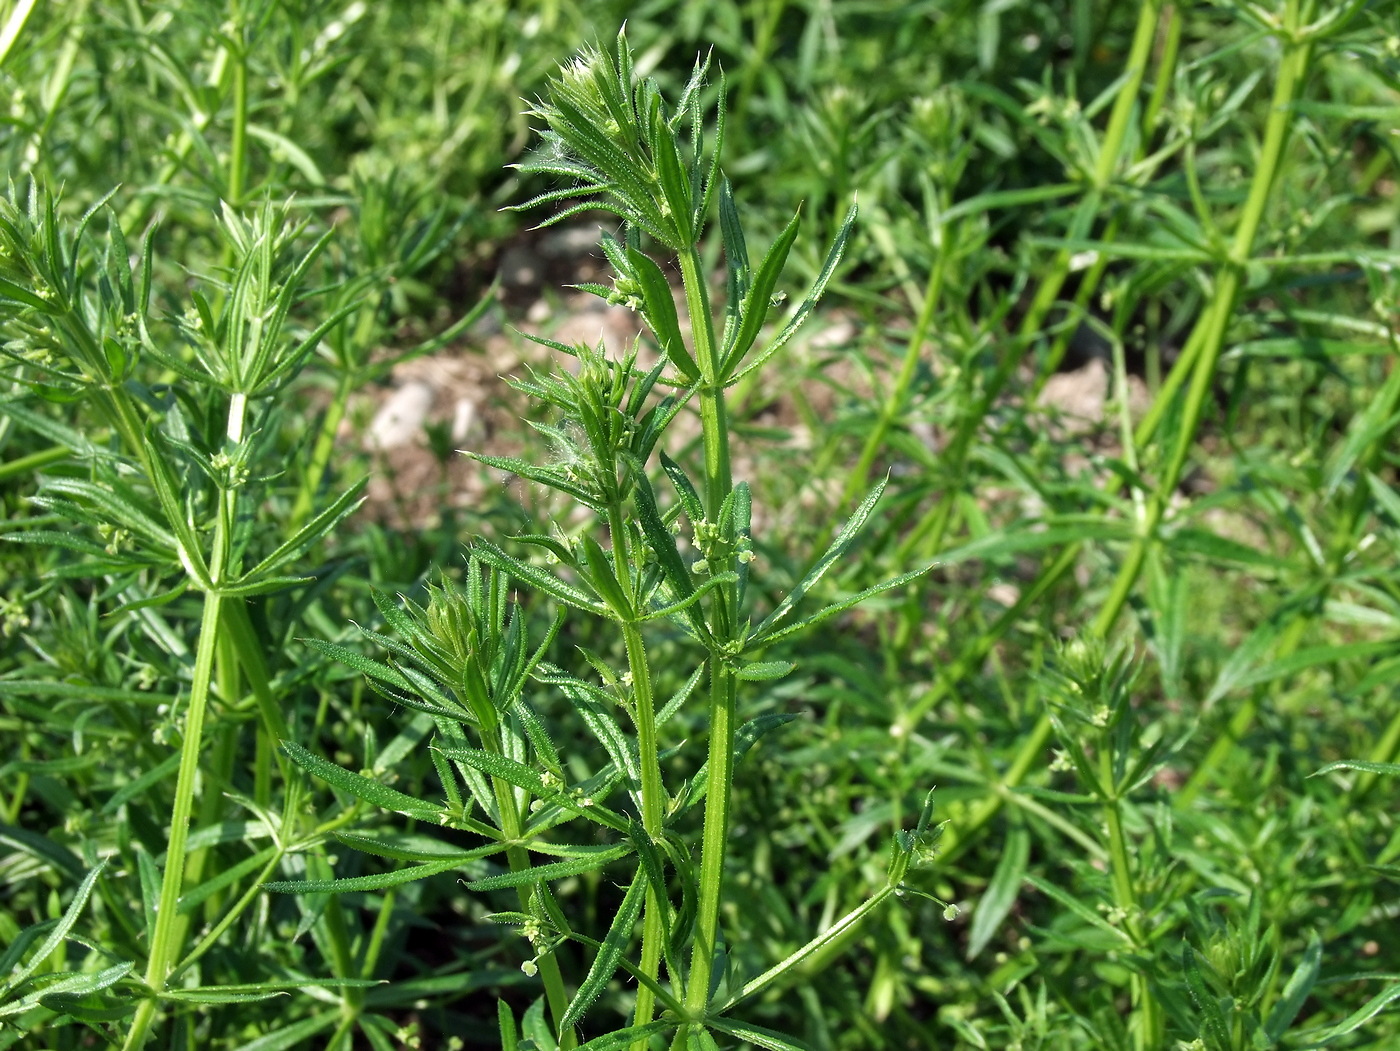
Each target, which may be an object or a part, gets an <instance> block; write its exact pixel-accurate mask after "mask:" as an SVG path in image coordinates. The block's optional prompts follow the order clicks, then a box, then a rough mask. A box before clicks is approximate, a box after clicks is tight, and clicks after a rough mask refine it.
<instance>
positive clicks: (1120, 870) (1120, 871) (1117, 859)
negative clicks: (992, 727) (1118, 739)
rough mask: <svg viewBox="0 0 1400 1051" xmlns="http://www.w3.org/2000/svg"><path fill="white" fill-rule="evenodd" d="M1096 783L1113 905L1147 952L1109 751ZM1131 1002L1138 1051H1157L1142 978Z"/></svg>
mask: <svg viewBox="0 0 1400 1051" xmlns="http://www.w3.org/2000/svg"><path fill="white" fill-rule="evenodd" d="M1099 755H1100V762H1099V768H1100V770H1099V780H1100V781H1101V782H1102V783H1103V789H1104V791H1106V792H1108V793H1110V795H1108V796H1106V797H1105V798H1104V800H1103V813H1104V822H1105V823H1106V824H1107V826H1108V857H1109V868H1110V877H1111V880H1112V884H1113V904H1114V905H1115V906H1117V908H1118V910H1119V911H1120V912H1121V913H1122V914H1123V921H1122V922H1123V927H1124V929H1125V930H1126V931H1127V932H1128V937H1130V938H1131V939H1132V940H1133V946H1134V948H1136V949H1139V950H1145V949H1146V948H1147V938H1146V935H1145V926H1144V924H1143V917H1142V915H1141V912H1142V909H1141V906H1140V905H1139V903H1138V895H1137V884H1136V883H1135V882H1134V881H1133V868H1132V860H1131V857H1130V854H1129V849H1128V837H1127V835H1126V833H1125V832H1124V830H1123V812H1122V801H1121V800H1120V799H1119V798H1118V787H1117V785H1116V784H1115V783H1114V777H1113V760H1112V757H1111V755H1110V754H1109V750H1108V749H1107V748H1104V749H1102V750H1101V752H1100V753H1099ZM1133 1000H1134V1003H1135V1005H1136V1007H1137V1023H1138V1027H1137V1029H1136V1030H1135V1032H1134V1041H1135V1044H1136V1046H1137V1047H1138V1048H1139V1049H1140V1051H1157V1048H1159V1047H1161V1045H1162V1028H1163V1023H1164V1019H1163V1016H1162V1008H1161V1005H1160V1004H1159V1003H1158V1002H1157V999H1156V997H1155V995H1154V994H1153V990H1152V987H1151V985H1150V984H1149V983H1148V981H1147V978H1146V976H1145V975H1142V974H1137V975H1134V976H1133Z"/></svg>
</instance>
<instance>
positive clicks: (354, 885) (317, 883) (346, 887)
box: [264, 858, 461, 894]
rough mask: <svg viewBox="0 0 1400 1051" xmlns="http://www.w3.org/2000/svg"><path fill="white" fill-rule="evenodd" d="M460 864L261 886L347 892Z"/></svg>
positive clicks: (439, 863) (398, 883)
mask: <svg viewBox="0 0 1400 1051" xmlns="http://www.w3.org/2000/svg"><path fill="white" fill-rule="evenodd" d="M460 865H461V862H460V861H458V860H457V859H456V858H451V859H449V860H447V861H433V862H429V863H428V864H426V865H412V866H410V867H409V868H406V869H398V870H396V871H394V872H384V873H380V874H379V875H375V876H351V877H349V878H348V879H306V880H279V881H277V882H274V883H267V884H264V886H265V887H266V889H268V890H270V891H274V892H276V893H279V894H350V893H352V892H357V891H369V890H385V889H387V888H389V887H400V886H402V885H403V884H405V883H412V882H413V881H414V880H420V879H426V878H427V877H429V876H437V875H439V874H441V873H443V872H449V871H451V870H452V869H455V868H457V867H459V866H460Z"/></svg>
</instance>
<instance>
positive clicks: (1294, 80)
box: [1094, 0, 1311, 635]
mask: <svg viewBox="0 0 1400 1051" xmlns="http://www.w3.org/2000/svg"><path fill="white" fill-rule="evenodd" d="M1298 29H1299V0H1289V3H1288V5H1287V7H1286V8H1285V11H1284V34H1285V37H1284V39H1283V41H1282V42H1283V47H1284V52H1283V60H1282V62H1281V63H1280V65H1279V75H1278V83H1277V84H1276V85H1275V86H1274V96H1273V103H1272V105H1271V107H1270V110H1269V119H1268V122H1267V124H1266V125H1265V128H1264V145H1263V148H1262V149H1261V150H1260V154H1259V164H1258V167H1257V168H1256V169H1255V173H1254V179H1253V181H1252V182H1251V183H1250V187H1249V196H1248V198H1246V200H1245V205H1244V211H1243V212H1242V213H1241V214H1240V220H1239V224H1238V225H1237V226H1236V227H1235V236H1234V239H1233V240H1232V242H1231V244H1230V254H1229V258H1228V259H1227V260H1226V264H1225V268H1224V271H1223V272H1222V273H1221V275H1220V279H1219V282H1218V284H1217V285H1216V290H1215V296H1214V298H1213V299H1212V301H1211V304H1210V307H1209V308H1208V309H1207V311H1206V313H1205V314H1204V315H1202V317H1201V320H1200V322H1199V323H1198V325H1197V329H1198V330H1199V331H1200V335H1199V336H1197V334H1196V333H1195V332H1193V333H1192V339H1191V341H1192V342H1196V341H1197V340H1199V344H1200V350H1199V351H1198V352H1197V359H1196V362H1195V367H1194V369H1193V370H1192V372H1191V386H1190V388H1189V389H1188V391H1187V393H1186V404H1185V405H1184V407H1183V409H1182V415H1181V422H1180V426H1179V427H1178V428H1177V432H1176V440H1175V442H1173V444H1172V449H1171V452H1170V454H1169V455H1168V458H1167V462H1166V463H1165V464H1164V466H1163V468H1162V470H1161V472H1160V474H1159V475H1158V478H1157V486H1156V491H1155V492H1154V493H1153V495H1152V498H1151V499H1150V500H1149V501H1148V503H1147V506H1146V508H1145V509H1144V513H1143V516H1142V520H1141V521H1140V522H1139V523H1138V531H1137V538H1136V539H1135V540H1134V541H1133V545H1132V547H1131V548H1129V550H1128V555H1127V558H1126V559H1125V560H1124V563H1123V566H1122V568H1121V569H1120V570H1119V573H1118V578H1117V579H1116V580H1115V581H1114V583H1113V590H1112V591H1111V592H1110V593H1109V599H1108V601H1107V602H1106V603H1105V604H1104V607H1103V609H1102V610H1100V612H1099V616H1098V618H1097V619H1096V620H1095V621H1094V630H1095V632H1097V633H1098V634H1100V635H1103V634H1107V633H1108V631H1109V630H1110V629H1111V628H1112V627H1113V624H1114V622H1115V621H1116V620H1117V619H1118V614H1119V613H1120V612H1121V611H1122V609H1123V606H1124V605H1125V604H1126V603H1127V600H1128V596H1129V595H1130V594H1131V593H1132V589H1133V585H1134V584H1135V583H1136V582H1137V578H1138V575H1139V574H1140V573H1141V571H1142V567H1143V564H1144V563H1145V561H1146V555H1147V548H1148V546H1149V545H1150V544H1151V543H1152V541H1153V537H1154V536H1155V534H1156V530H1157V526H1158V525H1160V524H1161V521H1162V515H1163V514H1164V512H1165V511H1166V507H1167V502H1168V500H1169V499H1170V497H1171V494H1172V493H1173V492H1175V490H1176V485H1177V482H1178V481H1180V479H1181V472H1182V470H1183V469H1184V468H1185V466H1186V460H1187V457H1188V456H1189V455H1190V452H1191V446H1192V445H1193V444H1194V442H1195V438H1196V430H1197V428H1198V427H1199V425H1200V421H1201V416H1202V414H1203V412H1204V410H1205V404H1206V401H1207V400H1208V397H1209V394H1210V388H1211V383H1212V381H1213V380H1214V378H1215V368H1216V363H1217V362H1218V361H1219V359H1220V351H1221V348H1222V347H1223V346H1224V344H1225V334H1226V332H1227V331H1228V330H1229V324H1230V319H1231V317H1233V315H1234V310H1235V302H1236V300H1237V298H1238V296H1239V292H1240V277H1241V274H1242V273H1243V271H1244V267H1245V265H1246V264H1247V263H1248V262H1249V257H1250V253H1251V251H1252V250H1253V247H1254V239H1255V236H1256V234H1257V233H1258V231H1259V224H1260V222H1261V221H1262V220H1263V217H1264V209H1265V207H1266V206H1267V205H1268V202H1269V197H1270V194H1271V192H1272V190H1273V186H1274V181H1275V179H1276V177H1277V175H1278V169H1279V161H1280V159H1281V158H1282V156H1283V149H1284V146H1285V144H1286V143H1287V140H1288V128H1289V124H1290V123H1291V121H1292V116H1293V115H1292V108H1293V100H1294V96H1295V95H1296V94H1297V91H1298V88H1299V86H1300V85H1301V83H1302V80H1303V77H1304V75H1305V73H1306V72H1307V65H1308V57H1309V53H1310V51H1311V46H1310V43H1309V42H1308V41H1307V40H1299V39H1298V38H1297V32H1298Z"/></svg>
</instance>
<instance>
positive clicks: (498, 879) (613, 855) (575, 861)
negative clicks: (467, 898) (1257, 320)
mask: <svg viewBox="0 0 1400 1051" xmlns="http://www.w3.org/2000/svg"><path fill="white" fill-rule="evenodd" d="M630 853H632V844H631V843H619V844H617V845H616V846H611V847H595V848H592V849H590V850H589V851H588V852H587V853H584V854H579V855H577V856H575V857H571V858H566V859H565V860H563V861H554V862H551V863H550V864H548V865H535V866H533V867H531V868H528V869H521V870H520V871H519V872H505V873H502V874H501V875H499V876H487V877H485V878H484V879H478V880H473V881H472V882H470V883H468V884H467V889H468V890H474V891H486V890H500V889H501V888H502V887H519V886H523V885H525V884H528V883H539V882H541V881H543V880H556V879H564V878H566V877H568V876H578V875H581V874H582V873H584V872H592V871H593V870H594V869H600V868H602V867H603V866H604V865H606V864H608V863H609V862H612V861H616V860H617V859H618V858H624V857H626V856H627V855H628V854H630Z"/></svg>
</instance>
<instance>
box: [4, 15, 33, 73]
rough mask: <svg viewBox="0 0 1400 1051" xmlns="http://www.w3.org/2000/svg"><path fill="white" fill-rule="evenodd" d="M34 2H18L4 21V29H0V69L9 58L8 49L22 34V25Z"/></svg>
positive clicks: (26, 19) (27, 17)
mask: <svg viewBox="0 0 1400 1051" xmlns="http://www.w3.org/2000/svg"><path fill="white" fill-rule="evenodd" d="M36 2H37V0H19V2H18V3H17V4H15V6H14V8H13V9H12V10H11V11H10V17H9V18H7V19H5V28H4V29H0V67H3V66H4V65H5V59H7V58H9V57H10V49H11V48H12V47H14V46H15V41H16V40H18V39H19V35H20V34H21V33H22V32H24V24H25V23H26V22H27V21H29V16H30V14H31V13H32V12H33V10H34V5H35V3H36Z"/></svg>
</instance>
